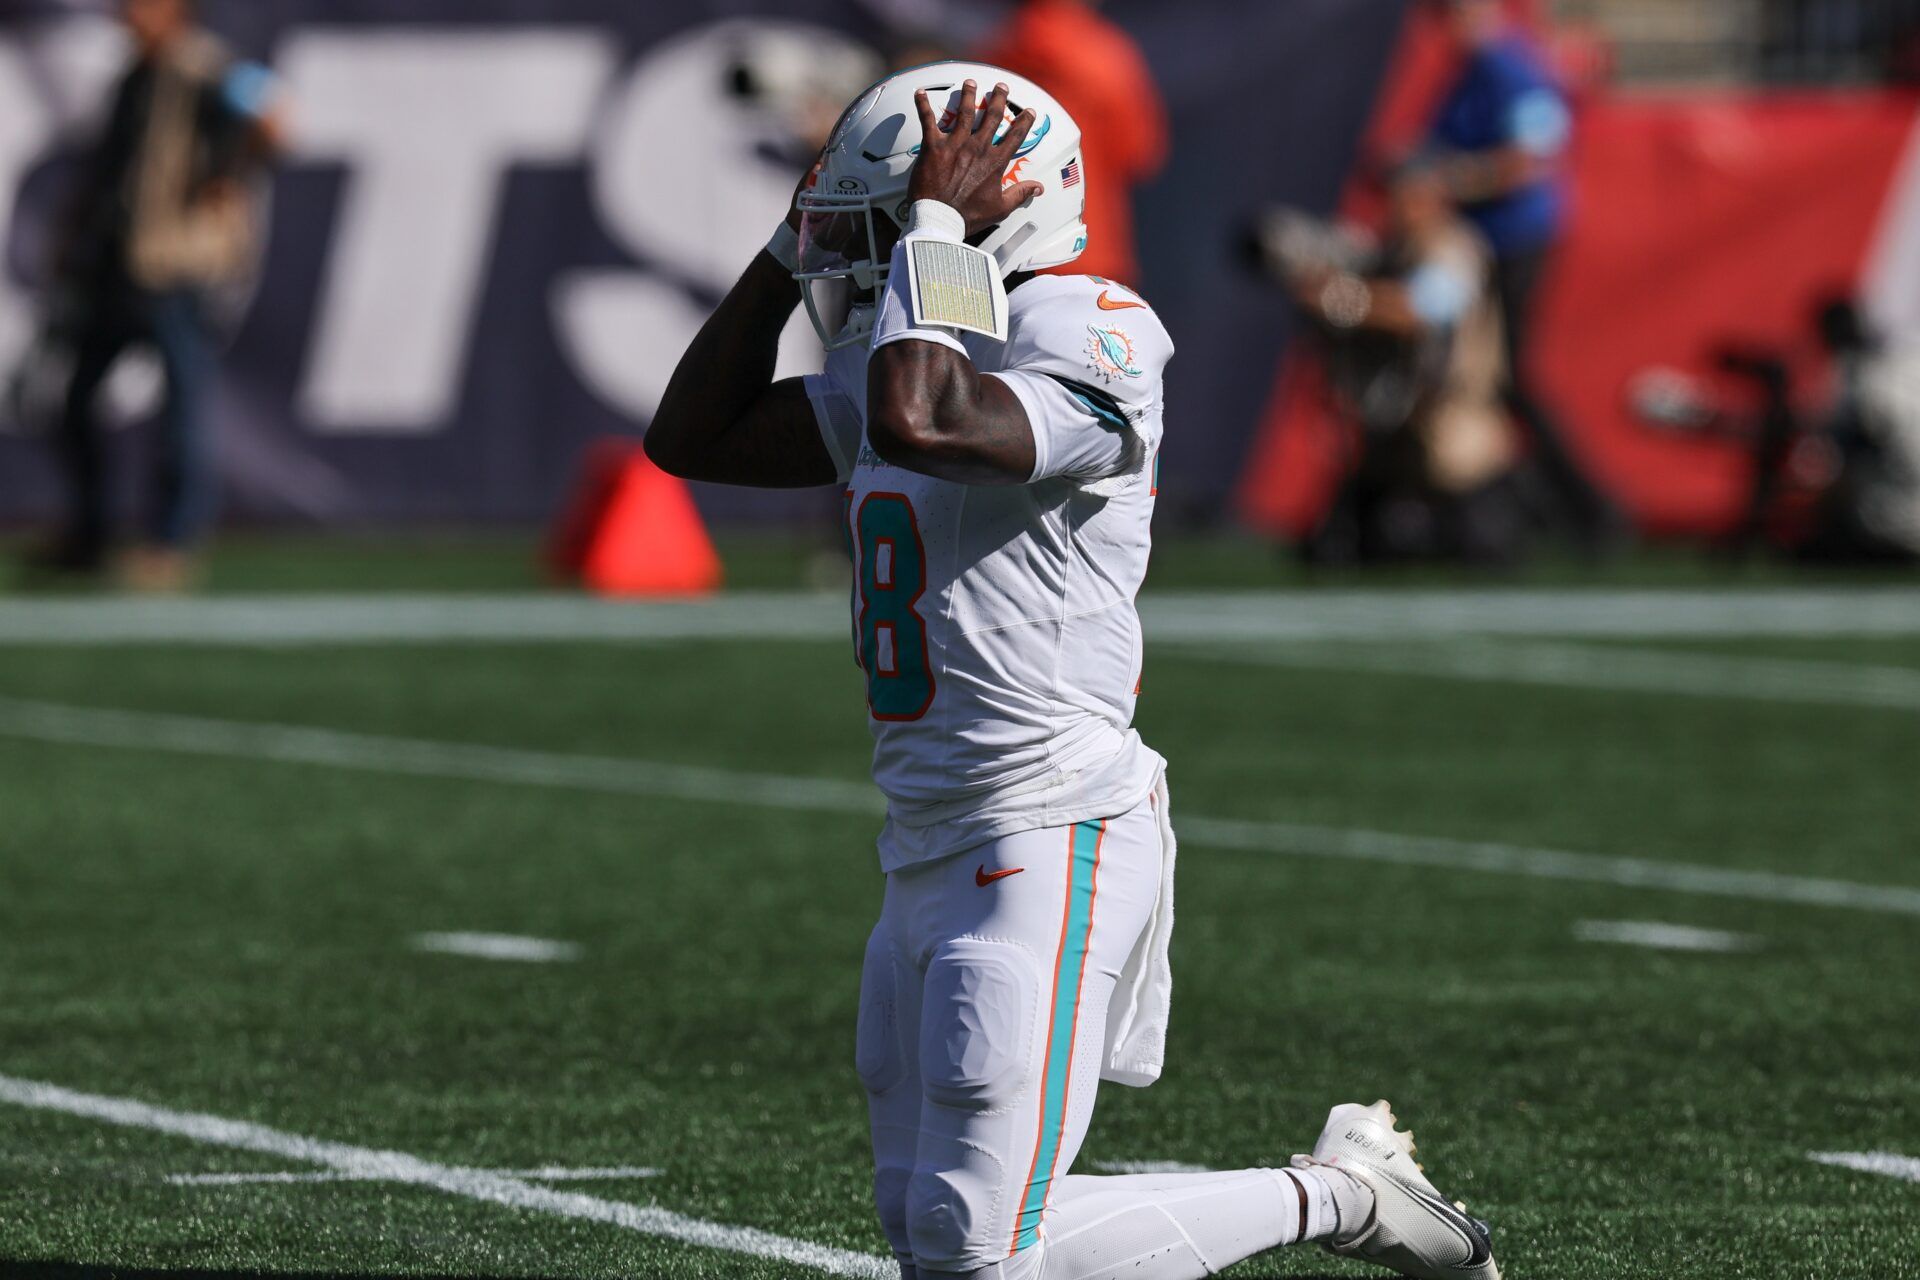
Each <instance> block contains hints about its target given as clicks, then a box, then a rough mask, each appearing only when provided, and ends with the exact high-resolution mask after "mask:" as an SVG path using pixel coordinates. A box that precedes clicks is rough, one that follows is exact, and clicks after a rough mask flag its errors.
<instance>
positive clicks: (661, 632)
mask: <svg viewBox="0 0 1920 1280" xmlns="http://www.w3.org/2000/svg"><path fill="white" fill-rule="evenodd" d="M1140 610H1141V614H1142V617H1143V619H1144V622H1145V626H1146V633H1147V637H1148V639H1149V640H1150V641H1151V642H1153V643H1189V644H1204V643H1210V642H1219V641H1223V640H1226V641H1244V640H1260V641H1271V640H1287V639H1292V640H1311V639H1350V638H1356V637H1358V638H1368V637H1371V638H1374V639H1407V638H1419V637H1423V636H1427V637H1432V636H1463V635H1515V636H1555V635H1557V636H1636V635H1638V636H1745V635H1782V636H1842V635H1861V636H1874V635H1879V636H1889V635H1891V636H1905V635H1920V590H1914V589H1911V588H1905V587H1886V588H1781V589H1728V590H1716V591H1691V590H1667V591H1652V590H1649V591H1620V590H1605V589H1597V590H1540V589H1534V588H1512V589H1507V590H1478V591H1364V590H1361V591H1323V590H1280V591H1245V592H1220V593H1212V594H1161V593H1153V594H1149V595H1147V596H1144V597H1143V598H1142V599H1141V601H1140ZM846 629H847V621H846V595H845V593H844V592H728V593H727V594H725V595H721V596H716V597H714V598H712V599H708V600H695V601H686V602H675V603H635V602H624V601H602V600H593V599H589V598H586V597H583V596H576V595H563V594H557V593H555V594H537V593H528V594H523V595H431V594H421V595H410V594H401V593H393V594H377V595H367V594H359V595H344V594H341V595H242V596H214V597H208V598H203V599H188V600H164V599H163V600H142V599H101V600H35V599H8V600H6V601H5V602H4V604H0V644H59V645H74V644H153V643H192V644H241V645H289V644H396V643H447V642H462V643H481V642H518V641H540V640H563V641H596V640H598V641H622V642H634V641H649V640H688V639H709V640H713V639H740V640H750V639H788V640H837V639H840V638H843V637H844V636H845V635H846Z"/></svg>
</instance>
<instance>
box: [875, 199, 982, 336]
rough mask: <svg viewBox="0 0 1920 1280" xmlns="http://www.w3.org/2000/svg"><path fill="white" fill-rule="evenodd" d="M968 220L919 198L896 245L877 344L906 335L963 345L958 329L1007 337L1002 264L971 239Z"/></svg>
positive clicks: (946, 208) (956, 212) (951, 208)
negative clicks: (971, 241) (903, 233)
mask: <svg viewBox="0 0 1920 1280" xmlns="http://www.w3.org/2000/svg"><path fill="white" fill-rule="evenodd" d="M966 233H967V224H966V219H964V218H963V217H961V216H960V211H959V210H957V209H955V208H953V207H952V206H951V205H946V204H942V203H940V202H939V201H937V200H916V201H914V203H913V210H912V212H911V213H910V214H909V215H908V219H907V230H906V234H905V235H904V236H902V237H901V240H900V243H899V244H898V245H896V246H895V247H894V250H893V263H892V268H891V270H890V271H889V272H888V280H887V293H886V298H885V300H884V301H883V302H882V303H881V307H880V320H879V323H878V325H877V326H876V327H875V330H874V345H875V346H881V345H884V344H885V343H887V342H894V341H898V340H899V339H901V338H907V337H913V338H919V339H921V340H922V341H932V342H943V343H944V344H945V345H950V346H955V347H958V346H959V345H960V344H959V341H958V338H957V333H961V332H964V333H978V334H981V335H983V336H985V337H989V338H992V339H993V340H994V341H995V342H1005V341H1006V340H1007V290H1006V285H1005V284H1004V283H1003V282H1002V281H1001V279H1000V264H999V262H997V261H996V260H995V259H994V256H993V255H992V254H990V253H988V252H987V251H986V250H984V249H976V248H974V247H973V246H972V245H970V244H968V243H966Z"/></svg>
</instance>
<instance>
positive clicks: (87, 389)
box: [32, 0, 280, 590]
mask: <svg viewBox="0 0 1920 1280" xmlns="http://www.w3.org/2000/svg"><path fill="white" fill-rule="evenodd" d="M121 17H122V19H123V20H124V22H125V23H126V27H127V31H128V34H129V35H130V36H131V37H132V44H133V58H132V61H131V63H130V64H129V66H128V68H127V70H126V73H125V74H124V75H123V76H122V77H121V80H120V82H119V85H118V88H117V90H116V92H115V95H114V99H113V105H112V109H111V111H110V113H109V115H108V118H107V124H106V128H105V131H104V133H103V134H102V136H101V137H100V139H99V141H98V142H97V143H96V144H95V146H94V148H93V150H92V152H91V154H90V155H89V156H88V157H87V159H86V162H85V166H84V169H83V176H82V178H81V181H80V183H79V186H78V189H77V190H76V191H75V193H74V196H73V199H72V201H71V202H70V204H69V206H68V209H67V214H66V217H65V220H64V223H63V225H62V227H61V228H60V240H59V249H58V253H57V261H56V262H55V266H54V280H53V283H52V286H51V289H52V293H53V295H54V301H53V302H52V303H51V304H50V305H49V311H50V312H51V313H52V314H54V315H55V316H57V317H58V320H57V324H58V328H59V332H58V334H57V335H56V336H57V338H58V341H59V345H61V346H62V347H64V348H65V350H66V352H67V358H68V360H69V361H70V362H71V363H70V369H71V372H70V374H69V375H68V379H67V384H66V387H65V389H64V392H63V393H62V394H61V395H60V396H59V399H60V402H61V405H60V409H59V412H58V423H57V425H56V426H55V427H54V443H55V447H56V450H57V453H58V458H59V462H60V466H61V470H62V471H63V472H64V475H65V479H66V481H67V488H68V508H67V514H66V518H65V520H64V522H63V524H62V526H61V528H60V529H59V530H58V532H57V533H56V534H55V536H54V538H53V539H52V541H51V542H50V543H48V545H46V546H45V547H43V548H42V549H41V550H40V551H39V552H37V553H36V554H35V556H34V557H33V566H32V567H34V568H36V569H38V570H41V571H44V572H56V573H78V574H91V573H96V572H98V571H100V570H102V569H104V568H105V567H106V566H107V562H108V557H109V555H110V553H111V552H112V550H113V544H114V541H115V539H114V520H113V518H112V511H111V503H112V486H111V485H110V484H109V483H108V474H109V469H108V465H107V463H108V458H107V453H108V451H107V441H106V439H105V433H104V431H103V429H102V427H101V424H100V421H99V418H98V416H97V414H96V412H95V403H94V402H95V400H96V398H97V396H98V393H99V390H100V387H101V384H102V383H103V382H104V381H105V380H106V377H107V375H108V373H109V372H111V371H112V369H113V366H114V364H115V363H116V362H117V361H118V360H119V358H120V356H121V355H122V354H123V353H124V352H125V351H126V350H127V349H128V348H129V347H132V346H147V347H150V348H152V349H153V350H154V351H155V352H157V354H158V355H159V357H160V365H161V369H162V371H163V373H164V374H165V377H166V398H165V401H164V404H163V406H162V408H161V413H160V420H159V437H158V441H157V449H156V458H155V465H154V474H153V480H152V495H151V500H150V505H149V509H148V511H147V522H146V529H145V531H144V537H143V538H142V540H141V542H142V545H141V547H140V549H139V550H138V551H137V552H136V553H135V554H134V555H133V556H132V557H131V558H130V559H129V561H128V563H127V566H126V568H127V576H128V580H129V582H130V584H131V585H134V586H137V587H143V588H151V589H155V590H168V589H174V588H178V587H180V586H183V585H185V583H186V581H187V579H188V577H189V571H190V568H191V561H190V556H191V554H192V552H193V550H194V548H195V546H196V545H197V544H198V542H199V541H200V539H201V538H202V537H203V536H204V534H205V532H206V530H207V528H208V526H209V525H210V523H211V521H212V517H213V508H214V497H215V495H214V467H213V459H212V442H211V441H210V440H209V438H208V434H209V433H208V424H207V421H206V393H207V391H208V389H209V386H210V383H211V381H212V377H213V372H214V368H213V366H214V342H213V336H212V332H211V326H210V323H209V318H208V303H209V301H210V297H211V295H212V294H213V293H214V292H215V291H216V290H218V289H220V288H222V287H223V286H228V285H231V284H233V283H234V282H235V281H237V280H240V279H242V278H244V277H245V275H246V274H247V273H248V272H249V271H250V270H251V269H252V267H253V265H254V263H255V261H256V258H257V250H258V232H259V227H258V221H259V216H258V215H259V200H258V192H257V191H256V190H255V189H253V187H252V186H251V185H250V184H251V183H252V182H253V180H254V179H255V178H257V177H258V176H259V175H261V174H262V173H263V171H264V164H265V161H266V160H267V159H268V158H269V157H270V156H271V155H272V154H273V153H274V152H275V151H276V150H277V149H278V139H279V133H280V129H279V125H278V123H277V117H276V115H275V113H274V102H273V99H274V97H275V86H274V81H273V77H272V75H271V73H270V72H268V71H267V70H266V68H264V67H261V66H259V65H258V64H256V63H251V62H245V61H242V60H240V59H237V58H235V57H233V56H232V55H231V54H230V53H229V52H228V51H227V50H226V48H225V47H224V46H223V45H222V44H221V43H220V42H219V41H218V40H217V39H215V38H214V37H213V36H212V35H210V34H208V33H207V32H205V31H203V30H201V29H200V28H199V27H198V26H197V25H195V22H194V6H193V3H192V0H123V3H122V4H121ZM62 363H65V362H62Z"/></svg>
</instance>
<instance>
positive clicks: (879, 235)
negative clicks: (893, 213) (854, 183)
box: [799, 206, 900, 288]
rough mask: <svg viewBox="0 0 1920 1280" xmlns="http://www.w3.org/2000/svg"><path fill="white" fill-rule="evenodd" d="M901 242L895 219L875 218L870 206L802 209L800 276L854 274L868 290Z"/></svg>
mask: <svg viewBox="0 0 1920 1280" xmlns="http://www.w3.org/2000/svg"><path fill="white" fill-rule="evenodd" d="M899 239H900V228H899V227H897V226H895V225H894V222H893V219H891V218H886V217H878V218H876V217H875V216H874V215H873V209H872V207H871V206H862V207H859V208H853V209H810V210H803V211H802V213H801V214H800V271H799V274H800V275H802V276H821V275H852V276H855V277H856V278H860V279H861V286H862V287H863V288H865V287H868V286H869V284H870V282H871V279H872V274H871V273H873V272H874V271H876V270H877V271H882V272H884V271H885V270H886V265H887V262H888V261H889V260H890V259H891V258H892V256H893V246H894V244H895V243H896V242H897V241H898V240H899Z"/></svg>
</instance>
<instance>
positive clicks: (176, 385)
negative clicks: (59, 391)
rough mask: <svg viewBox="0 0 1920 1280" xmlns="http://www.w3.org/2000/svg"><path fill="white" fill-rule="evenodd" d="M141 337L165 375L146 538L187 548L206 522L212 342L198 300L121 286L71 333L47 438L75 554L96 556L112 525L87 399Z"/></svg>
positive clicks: (97, 433)
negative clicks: (68, 369)
mask: <svg viewBox="0 0 1920 1280" xmlns="http://www.w3.org/2000/svg"><path fill="white" fill-rule="evenodd" d="M143 343H144V344H146V345H149V346H151V347H153V348H154V350H155V351H156V352H157V353H158V354H159V356H160V365H161V370H162V372H163V373H164V374H165V376H166V397H165V400H164V401H163V403H162V405H161V409H160V417H159V421H158V424H157V425H158V430H159V438H158V441H157V447H156V451H155V462H154V471H153V477H152V481H151V489H150V491H149V492H150V498H149V502H148V507H147V512H146V522H145V525H146V536H147V537H148V538H149V539H150V540H151V541H152V542H153V543H155V544H156V545H159V546H163V547H188V546H191V545H192V544H194V543H195V542H197V541H199V539H200V538H201V537H202V536H204V535H205V533H206V530H207V527H208V525H209V524H211V523H212V520H213V515H214V507H215V498H216V488H215V483H214V470H213V450H212V446H211V441H210V439H209V434H210V432H209V427H208V424H207V421H206V391H207V386H208V382H209V379H210V377H211V375H212V373H213V344H212V341H211V339H210V337H209V335H208V332H207V326H206V322H205V320H204V318H203V315H202V311H201V305H200V299H199V297H198V295H197V294H195V293H193V292H192V291H190V290H174V291H170V292H167V293H145V292H142V291H135V290H128V291H125V292H122V293H118V294H117V296H113V297H108V298H102V299H100V300H99V302H98V305H97V306H96V307H95V308H94V310H93V313H92V315H91V316H90V317H89V319H88V323H87V324H86V326H85V327H84V328H83V329H82V331H81V333H80V335H79V338H78V341H77V342H76V344H75V350H74V370H73V381H72V382H71V383H70V384H69V385H68V387H67V401H66V407H65V411H64V413H63V414H62V416H61V422H60V430H59V433H58V437H57V444H58V449H59V454H60V462H61V466H62V469H63V470H64V471H65V472H66V477H67V483H68V488H69V497H70V502H71V506H70V508H69V511H68V518H67V526H66V531H65V535H64V537H63V542H64V544H65V545H66V547H67V548H68V549H69V550H70V551H72V552H74V553H77V554H79V555H80V556H82V557H94V556H99V555H102V554H104V553H105V551H106V550H107V548H108V547H109V546H110V545H111V543H112V541H113V532H114V519H113V511H112V505H113V504H112V495H111V489H112V486H111V485H110V483H109V480H108V477H109V468H108V465H107V442H106V439H105V434H104V431H103V430H102V428H101V425H100V418H99V413H98V411H97V405H96V401H97V400H98V398H99V391H100V385H101V383H103V382H104V381H105V380H106V377H107V374H108V373H110V372H111V371H112V369H113V366H114V363H115V362H116V361H117V360H118V359H119V358H120V356H121V354H122V353H124V352H125V351H126V349H127V348H128V347H130V346H134V345H137V344H143Z"/></svg>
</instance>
